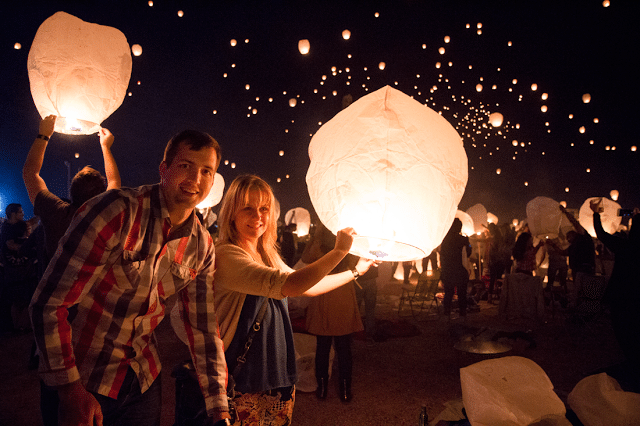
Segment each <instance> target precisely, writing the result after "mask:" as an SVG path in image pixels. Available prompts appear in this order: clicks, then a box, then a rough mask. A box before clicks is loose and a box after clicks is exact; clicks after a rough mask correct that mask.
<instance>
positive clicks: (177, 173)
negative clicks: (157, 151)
mask: <svg viewBox="0 0 640 426" xmlns="http://www.w3.org/2000/svg"><path fill="white" fill-rule="evenodd" d="M217 160H218V158H217V156H216V151H215V150H214V149H213V148H202V149H201V150H199V151H193V150H191V149H189V146H187V145H186V144H185V143H184V142H182V143H181V144H180V145H179V147H178V151H177V152H176V156H175V157H174V159H173V162H172V163H171V165H167V164H166V163H165V162H164V161H163V162H162V163H160V177H161V183H162V187H163V190H164V195H165V198H166V201H167V207H168V208H169V210H170V211H171V210H174V209H184V210H193V209H194V208H195V206H196V205H198V203H200V202H201V201H202V200H204V199H205V197H206V196H207V195H208V194H209V191H210V190H211V186H212V185H213V177H214V175H215V174H216V164H217Z"/></svg>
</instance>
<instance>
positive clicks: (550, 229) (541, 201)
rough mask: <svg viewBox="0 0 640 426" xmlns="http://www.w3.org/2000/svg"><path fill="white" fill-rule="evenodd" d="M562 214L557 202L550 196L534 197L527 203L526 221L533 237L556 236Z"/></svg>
mask: <svg viewBox="0 0 640 426" xmlns="http://www.w3.org/2000/svg"><path fill="white" fill-rule="evenodd" d="M562 216H563V214H562V211H561V210H560V207H559V203H558V202H557V201H555V200H552V199H551V198H548V197H536V198H534V199H533V200H531V201H529V202H528V203H527V223H528V224H529V230H530V231H531V235H533V236H534V237H537V238H541V239H542V238H556V237H557V236H558V231H559V230H560V223H561V222H562Z"/></svg>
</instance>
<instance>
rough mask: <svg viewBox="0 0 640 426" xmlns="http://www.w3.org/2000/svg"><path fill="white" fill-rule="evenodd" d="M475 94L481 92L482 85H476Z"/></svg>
mask: <svg viewBox="0 0 640 426" xmlns="http://www.w3.org/2000/svg"><path fill="white" fill-rule="evenodd" d="M476 92H482V84H480V83H478V84H476Z"/></svg>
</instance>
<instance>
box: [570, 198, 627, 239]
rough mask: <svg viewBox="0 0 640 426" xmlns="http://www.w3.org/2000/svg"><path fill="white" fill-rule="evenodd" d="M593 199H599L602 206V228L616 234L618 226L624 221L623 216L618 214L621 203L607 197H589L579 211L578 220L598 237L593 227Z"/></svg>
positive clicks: (593, 235) (594, 236) (590, 233)
mask: <svg viewBox="0 0 640 426" xmlns="http://www.w3.org/2000/svg"><path fill="white" fill-rule="evenodd" d="M591 201H599V202H600V207H602V209H603V211H602V212H600V222H602V228H603V229H604V230H605V232H608V233H609V234H615V233H616V232H618V227H619V226H620V223H621V222H622V218H621V217H620V216H618V209H620V204H618V203H616V202H615V201H612V200H610V199H608V198H605V197H591V198H587V199H586V200H585V202H584V203H582V206H581V207H580V211H579V212H578V222H580V225H582V227H583V228H584V229H585V230H586V231H587V232H588V233H589V235H591V236H592V237H593V238H597V237H596V230H595V229H594V227H593V210H591V206H590V203H591Z"/></svg>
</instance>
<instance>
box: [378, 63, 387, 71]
mask: <svg viewBox="0 0 640 426" xmlns="http://www.w3.org/2000/svg"><path fill="white" fill-rule="evenodd" d="M386 66H387V64H385V63H384V62H380V63H379V64H378V68H380V69H381V70H383V69H384V68H385V67H386Z"/></svg>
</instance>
